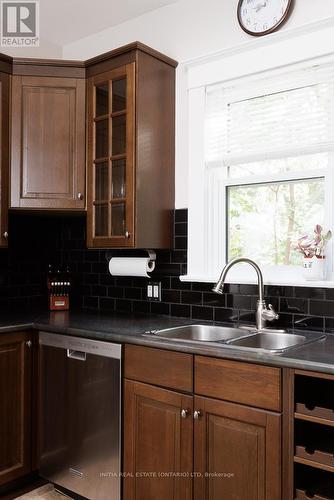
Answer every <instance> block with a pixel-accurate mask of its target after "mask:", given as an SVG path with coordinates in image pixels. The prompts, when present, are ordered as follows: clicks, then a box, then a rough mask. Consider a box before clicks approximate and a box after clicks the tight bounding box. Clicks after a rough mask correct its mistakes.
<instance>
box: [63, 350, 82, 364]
mask: <svg viewBox="0 0 334 500" xmlns="http://www.w3.org/2000/svg"><path fill="white" fill-rule="evenodd" d="M67 357H68V358H71V359H77V360H78V361H86V353H85V352H81V351H75V350H73V349H67Z"/></svg>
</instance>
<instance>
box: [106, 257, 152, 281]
mask: <svg viewBox="0 0 334 500" xmlns="http://www.w3.org/2000/svg"><path fill="white" fill-rule="evenodd" d="M154 268H155V262H154V260H151V259H150V258H149V257H112V258H111V259H110V261H109V271H110V274H112V275H113V276H145V277H146V278H149V277H150V276H149V275H148V274H147V273H151V272H152V271H153V270H154Z"/></svg>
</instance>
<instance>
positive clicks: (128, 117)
mask: <svg viewBox="0 0 334 500" xmlns="http://www.w3.org/2000/svg"><path fill="white" fill-rule="evenodd" d="M176 65H177V63H176V62H175V61H173V60H171V59H169V58H168V57H165V56H163V55H162V54H160V53H158V52H156V51H154V50H153V49H150V48H149V47H146V46H144V45H142V44H139V43H134V44H130V45H128V46H126V47H123V48H121V49H118V50H116V51H112V52H111V53H110V54H109V55H108V54H105V55H103V56H100V57H97V58H94V59H92V60H90V61H87V76H88V89H87V92H88V103H87V117H88V120H87V127H88V138H87V140H88V149H87V156H88V159H87V160H88V161H87V169H88V170H87V179H88V182H87V188H88V190H87V212H88V214H87V244H88V247H96V248H109V247H110V248H112V247H118V248H122V247H128V248H169V247H171V246H172V238H173V228H172V222H173V221H172V218H173V209H174V165H175V145H174V143H175V67H176Z"/></svg>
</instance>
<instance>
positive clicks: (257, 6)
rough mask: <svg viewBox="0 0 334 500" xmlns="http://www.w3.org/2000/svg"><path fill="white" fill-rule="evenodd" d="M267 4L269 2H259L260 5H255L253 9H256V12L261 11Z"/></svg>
mask: <svg viewBox="0 0 334 500" xmlns="http://www.w3.org/2000/svg"><path fill="white" fill-rule="evenodd" d="M266 6H267V2H263V3H259V4H258V5H256V7H253V9H255V11H256V12H260V10H261V9H263V8H264V7H266Z"/></svg>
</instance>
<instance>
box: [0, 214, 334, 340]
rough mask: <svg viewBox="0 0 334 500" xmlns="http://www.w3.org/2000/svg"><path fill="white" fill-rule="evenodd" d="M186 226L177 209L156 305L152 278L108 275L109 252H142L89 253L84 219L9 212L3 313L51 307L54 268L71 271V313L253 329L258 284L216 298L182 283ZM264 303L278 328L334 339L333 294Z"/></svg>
mask: <svg viewBox="0 0 334 500" xmlns="http://www.w3.org/2000/svg"><path fill="white" fill-rule="evenodd" d="M187 221H188V212H187V210H186V209H182V210H176V211H175V248H174V249H172V250H170V251H168V250H158V251H157V262H156V269H155V270H154V272H153V273H152V275H151V276H152V280H153V281H160V282H161V287H162V302H150V301H148V300H147V299H146V286H147V283H148V282H149V280H147V279H146V278H135V277H134V278H131V277H113V276H110V274H109V272H108V262H107V259H106V254H108V256H109V257H111V256H113V255H115V256H116V255H117V256H121V255H143V252H142V251H131V250H123V251H122V250H110V251H108V252H106V251H104V250H87V249H86V246H85V237H86V236H85V233H86V229H85V218H84V217H71V216H70V217H40V216H37V215H29V216H27V215H22V214H10V221H9V223H10V234H11V238H10V242H9V243H10V247H9V250H0V310H1V311H3V310H8V309H10V310H13V311H18V310H22V309H32V308H41V307H44V308H46V307H47V290H46V285H45V283H46V273H47V269H48V264H49V263H51V264H63V265H68V266H69V267H70V269H71V271H72V281H73V290H72V295H71V304H72V307H79V308H87V309H90V310H96V311H98V310H100V311H105V312H112V311H122V312H128V313H131V312H143V313H149V312H151V313H153V314H164V315H172V316H178V317H185V318H191V319H192V320H196V321H197V320H198V321H204V320H214V321H217V322H237V321H240V322H241V323H244V324H249V323H251V324H254V322H255V313H254V311H255V307H256V302H257V299H258V288H257V286H256V285H247V284H230V285H226V286H225V289H224V294H222V295H217V294H214V293H213V292H212V286H213V284H212V283H196V282H193V283H190V282H182V281H180V279H179V276H180V275H181V274H186V269H187V267H186V266H187V250H186V249H187ZM31 234H33V235H34V238H31ZM265 297H266V300H267V303H271V304H273V306H274V308H275V309H276V310H277V311H278V312H279V314H280V319H279V320H278V321H277V322H276V323H275V326H277V327H289V328H290V327H295V328H300V329H309V330H312V329H315V330H320V331H326V332H328V333H334V289H323V288H312V287H310V288H309V287H291V286H266V287H265ZM273 325H274V323H273Z"/></svg>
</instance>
